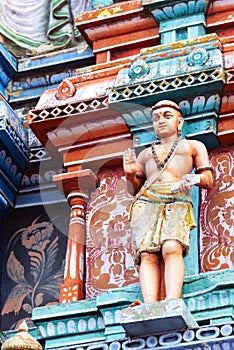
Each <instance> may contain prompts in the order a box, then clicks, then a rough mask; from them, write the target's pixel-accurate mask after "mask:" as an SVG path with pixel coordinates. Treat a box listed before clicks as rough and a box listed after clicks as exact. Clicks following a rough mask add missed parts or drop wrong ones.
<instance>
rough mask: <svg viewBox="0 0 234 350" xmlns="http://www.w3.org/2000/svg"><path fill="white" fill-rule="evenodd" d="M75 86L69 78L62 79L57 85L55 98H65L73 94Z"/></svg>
mask: <svg viewBox="0 0 234 350" xmlns="http://www.w3.org/2000/svg"><path fill="white" fill-rule="evenodd" d="M75 93H76V88H75V86H74V85H73V84H72V82H71V81H70V80H69V79H64V80H63V81H62V82H61V83H60V84H59V86H58V92H57V95H56V97H57V99H58V100H66V99H67V98H68V97H72V96H74V95H75Z"/></svg>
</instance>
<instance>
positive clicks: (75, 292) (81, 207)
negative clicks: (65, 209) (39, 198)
mask: <svg viewBox="0 0 234 350" xmlns="http://www.w3.org/2000/svg"><path fill="white" fill-rule="evenodd" d="M87 198H88V196H87V195H86V194H85V193H82V192H78V191H72V192H70V193H69V194H68V196H67V199H68V202H69V204H70V206H71V215H70V224H69V231H68V242H67V252H66V261H65V271H64V284H63V285H62V286H61V289H60V302H61V303H68V302H72V301H77V300H82V299H84V282H85V281H84V269H85V220H84V217H85V213H84V212H85V206H86V200H87Z"/></svg>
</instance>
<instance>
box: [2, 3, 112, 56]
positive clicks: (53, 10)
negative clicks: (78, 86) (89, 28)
mask: <svg viewBox="0 0 234 350" xmlns="http://www.w3.org/2000/svg"><path fill="white" fill-rule="evenodd" d="M111 4H113V1H112V0H99V1H98V0H70V1H69V0H65V1H64V0H52V1H48V0H40V1H37V0H25V1H24V4H23V6H22V2H21V1H19V0H1V2H0V36H1V35H2V38H3V39H2V40H1V41H4V39H5V42H6V43H5V44H6V47H7V48H8V46H9V48H8V49H9V50H10V48H12V50H10V51H11V52H12V51H13V53H14V46H16V49H15V54H17V47H18V48H22V49H24V50H27V52H28V53H30V52H32V53H34V54H39V53H40V52H41V53H44V52H46V51H51V50H53V49H56V48H61V47H66V46H68V45H69V44H70V45H74V43H75V42H76V41H77V40H79V39H80V37H81V36H80V33H79V32H78V30H77V29H76V28H75V17H76V15H78V14H79V13H83V12H88V11H90V10H93V9H96V8H99V7H104V6H108V5H111ZM7 44H8V45H7Z"/></svg>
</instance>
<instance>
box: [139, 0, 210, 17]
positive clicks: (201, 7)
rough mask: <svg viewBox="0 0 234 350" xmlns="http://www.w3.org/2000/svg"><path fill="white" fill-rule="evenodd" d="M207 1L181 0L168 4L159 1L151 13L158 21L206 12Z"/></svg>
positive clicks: (145, 1) (146, 1) (150, 0)
mask: <svg viewBox="0 0 234 350" xmlns="http://www.w3.org/2000/svg"><path fill="white" fill-rule="evenodd" d="M154 3H157V1H153V0H143V1H142V4H143V5H145V6H146V5H151V4H154ZM165 3H167V5H168V6H165ZM208 3H209V1H208V0H196V1H192V0H186V1H183V2H180V1H170V4H168V1H160V4H157V8H156V9H154V10H153V14H154V16H155V18H156V19H157V20H158V21H163V20H170V19H174V18H180V17H186V16H187V17H189V16H190V15H192V14H196V13H204V12H206V10H207V6H208ZM160 7H161V8H160Z"/></svg>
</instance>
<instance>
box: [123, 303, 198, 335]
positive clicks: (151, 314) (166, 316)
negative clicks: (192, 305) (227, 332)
mask: <svg viewBox="0 0 234 350" xmlns="http://www.w3.org/2000/svg"><path fill="white" fill-rule="evenodd" d="M121 325H122V326H123V328H124V329H125V331H126V333H127V335H128V336H130V337H138V336H143V335H150V334H162V333H167V332H174V331H181V330H185V329H187V328H196V327H198V324H197V322H196V321H195V319H194V318H193V316H192V315H191V313H190V312H189V310H188V308H187V306H186V305H185V303H184V301H183V300H182V299H178V300H162V301H159V302H153V303H148V304H142V305H139V306H135V307H128V308H126V309H123V310H122V318H121Z"/></svg>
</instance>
